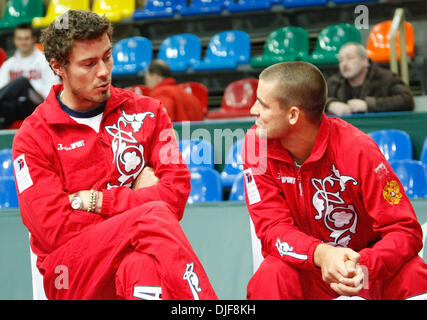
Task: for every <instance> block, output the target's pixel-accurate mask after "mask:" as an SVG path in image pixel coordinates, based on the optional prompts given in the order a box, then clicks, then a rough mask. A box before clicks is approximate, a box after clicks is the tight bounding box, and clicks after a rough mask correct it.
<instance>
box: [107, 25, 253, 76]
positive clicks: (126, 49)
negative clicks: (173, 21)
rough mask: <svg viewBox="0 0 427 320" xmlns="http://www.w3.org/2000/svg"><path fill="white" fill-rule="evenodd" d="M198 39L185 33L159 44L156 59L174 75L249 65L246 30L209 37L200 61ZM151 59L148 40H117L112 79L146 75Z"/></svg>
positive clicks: (199, 41)
mask: <svg viewBox="0 0 427 320" xmlns="http://www.w3.org/2000/svg"><path fill="white" fill-rule="evenodd" d="M201 54H202V45H201V40H200V38H199V37H198V36H197V35H194V34H190V33H184V34H178V35H173V36H170V37H168V38H166V39H164V40H163V41H162V44H161V46H160V48H159V52H158V55H157V58H159V59H162V60H164V61H166V62H167V63H168V65H169V66H170V68H171V70H172V71H173V72H183V71H187V69H189V68H193V70H196V71H201V70H213V69H236V68H237V66H238V65H240V64H249V61H250V55H251V41H250V38H249V35H248V34H247V33H246V32H245V31H240V30H229V31H223V32H220V33H218V34H215V35H214V36H212V38H211V39H210V41H209V44H208V49H207V51H206V55H205V58H204V59H203V60H202V56H201ZM152 59H153V47H152V43H151V40H150V39H148V38H146V37H141V36H136V37H129V38H125V39H122V40H119V41H118V42H117V43H115V44H114V47H113V60H114V65H113V71H112V73H113V76H120V75H135V74H137V73H139V72H145V71H146V70H147V68H148V65H149V64H150V62H151V60H152Z"/></svg>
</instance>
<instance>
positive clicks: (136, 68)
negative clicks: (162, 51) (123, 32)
mask: <svg viewBox="0 0 427 320" xmlns="http://www.w3.org/2000/svg"><path fill="white" fill-rule="evenodd" d="M152 58H153V48H152V45H151V41H150V40H149V39H147V38H145V37H129V38H125V39H122V40H120V41H118V42H117V43H116V44H115V45H114V47H113V60H114V65H113V76H115V75H135V74H137V73H138V72H141V71H145V70H147V67H148V65H149V64H150V62H151V59H152Z"/></svg>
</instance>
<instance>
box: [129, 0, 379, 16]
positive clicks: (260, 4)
mask: <svg viewBox="0 0 427 320" xmlns="http://www.w3.org/2000/svg"><path fill="white" fill-rule="evenodd" d="M376 1H377V0H365V1H363V0H362V1H357V0H331V1H330V2H331V3H335V4H341V3H352V2H353V3H354V2H376ZM328 2H329V1H328V0H192V1H191V3H190V4H189V5H187V0H173V1H172V0H165V1H159V0H149V1H148V2H147V5H146V6H145V7H144V8H142V9H138V10H135V11H134V12H133V15H132V18H133V19H134V20H139V19H150V18H167V17H172V16H174V15H175V14H179V15H181V16H194V15H204V14H220V13H221V12H222V11H223V10H228V11H229V12H242V11H254V10H269V9H270V8H271V7H272V6H275V5H283V6H284V7H285V8H297V7H309V6H325V5H327V4H328Z"/></svg>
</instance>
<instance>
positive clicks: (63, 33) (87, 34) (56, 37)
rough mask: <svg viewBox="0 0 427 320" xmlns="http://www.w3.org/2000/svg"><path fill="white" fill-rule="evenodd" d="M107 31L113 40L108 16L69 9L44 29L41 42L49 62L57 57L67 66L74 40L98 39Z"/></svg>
mask: <svg viewBox="0 0 427 320" xmlns="http://www.w3.org/2000/svg"><path fill="white" fill-rule="evenodd" d="M105 33H106V34H107V35H108V37H109V38H110V40H111V38H112V36H113V28H112V25H111V23H110V21H109V20H108V19H107V18H106V17H101V16H100V15H98V14H97V13H94V12H91V11H85V10H68V11H67V12H65V13H64V14H62V15H61V16H59V17H58V18H57V19H56V20H55V21H54V22H52V23H51V24H50V25H49V27H47V28H46V29H44V30H43V31H42V35H41V38H40V42H41V44H42V45H43V50H44V54H45V56H46V59H47V61H48V62H50V61H51V59H55V60H57V61H58V62H59V63H60V64H61V65H62V66H67V65H68V63H69V62H70V60H69V59H70V53H71V50H72V47H73V44H74V41H79V40H93V39H98V38H100V37H102V36H103V35H104V34H105Z"/></svg>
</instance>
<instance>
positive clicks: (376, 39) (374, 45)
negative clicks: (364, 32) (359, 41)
mask: <svg viewBox="0 0 427 320" xmlns="http://www.w3.org/2000/svg"><path fill="white" fill-rule="evenodd" d="M391 24H392V20H387V21H383V22H380V23H377V24H376V25H374V26H373V27H372V29H371V32H370V33H369V36H368V43H367V44H366V52H367V54H368V57H369V58H370V59H371V60H373V61H375V62H389V61H390V28H391ZM405 35H406V53H407V55H408V57H411V58H413V57H415V41H414V28H413V27H412V24H411V23H409V22H407V21H406V22H405ZM396 55H397V59H398V60H400V32H399V30H398V31H397V34H396Z"/></svg>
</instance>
